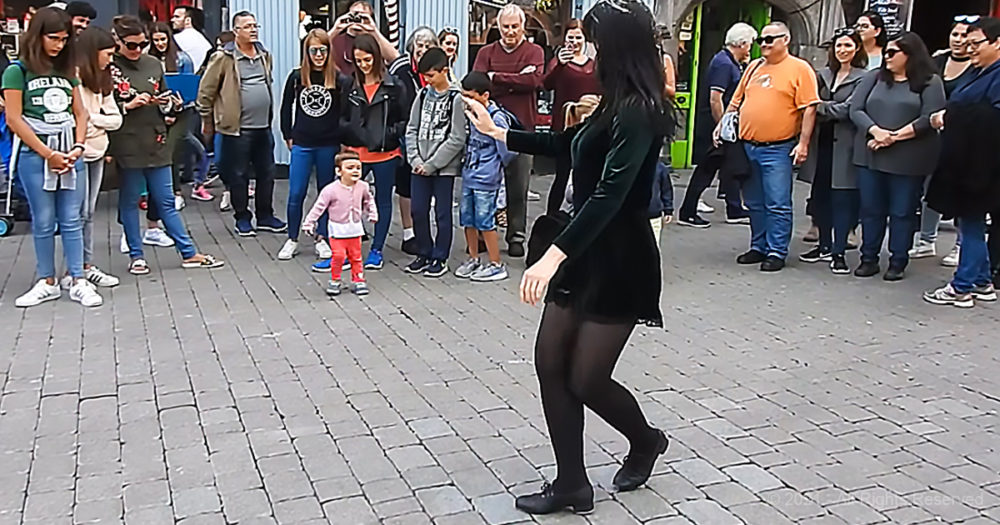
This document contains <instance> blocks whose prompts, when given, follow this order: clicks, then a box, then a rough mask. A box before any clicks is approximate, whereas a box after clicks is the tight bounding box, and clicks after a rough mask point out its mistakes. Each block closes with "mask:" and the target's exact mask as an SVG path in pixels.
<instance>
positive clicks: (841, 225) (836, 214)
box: [820, 190, 861, 255]
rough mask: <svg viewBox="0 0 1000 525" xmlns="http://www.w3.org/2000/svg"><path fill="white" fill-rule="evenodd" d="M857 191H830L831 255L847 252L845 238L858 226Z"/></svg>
mask: <svg viewBox="0 0 1000 525" xmlns="http://www.w3.org/2000/svg"><path fill="white" fill-rule="evenodd" d="M859 199H860V197H859V196H858V190H830V203H831V205H832V210H831V211H832V218H833V224H832V232H831V233H832V237H833V240H832V245H833V249H832V250H831V253H832V254H833V255H844V252H846V251H847V238H848V236H849V235H850V234H851V231H852V230H854V228H855V227H856V226H857V225H858V213H859V212H858V208H859V207H860V205H861V203H860V200H859ZM822 232H823V228H822V227H821V228H820V238H821V240H820V245H821V246H822V245H823V241H822V237H823V233H822Z"/></svg>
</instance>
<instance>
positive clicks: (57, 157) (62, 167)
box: [45, 151, 73, 175]
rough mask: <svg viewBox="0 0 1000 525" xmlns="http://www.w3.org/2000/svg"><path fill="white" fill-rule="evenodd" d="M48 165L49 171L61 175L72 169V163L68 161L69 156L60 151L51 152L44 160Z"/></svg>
mask: <svg viewBox="0 0 1000 525" xmlns="http://www.w3.org/2000/svg"><path fill="white" fill-rule="evenodd" d="M45 160H46V161H48V163H49V169H51V170H52V171H54V172H56V173H58V174H60V175H62V174H63V173H66V172H67V171H69V169H70V168H71V167H73V162H72V161H70V156H69V155H67V154H66V153H63V152H61V151H53V152H52V153H50V154H49V156H48V157H47V158H46V159H45Z"/></svg>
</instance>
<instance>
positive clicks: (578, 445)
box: [535, 303, 657, 491]
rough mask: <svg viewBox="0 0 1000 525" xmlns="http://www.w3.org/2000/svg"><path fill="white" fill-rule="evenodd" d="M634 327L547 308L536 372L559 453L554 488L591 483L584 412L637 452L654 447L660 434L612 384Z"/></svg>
mask: <svg viewBox="0 0 1000 525" xmlns="http://www.w3.org/2000/svg"><path fill="white" fill-rule="evenodd" d="M634 326H635V323H634V322H627V323H599V322H596V321H591V320H584V319H582V318H581V317H580V315H579V314H578V313H577V312H576V311H575V310H574V309H572V308H563V307H560V306H556V305H555V304H552V303H549V304H546V305H545V312H544V313H543V314H542V322H541V325H540V326H539V328H538V339H537V340H536V341H535V370H536V371H537V373H538V383H539V385H540V387H541V394H542V409H543V411H544V412H545V422H546V424H547V425H548V428H549V437H550V438H551V439H552V447H553V449H554V450H555V456H556V467H557V470H558V476H557V478H556V481H555V482H554V483H553V485H554V486H555V487H556V488H557V489H558V490H566V491H572V490H576V489H578V488H580V487H582V486H584V485H586V484H589V481H588V479H587V472H586V469H585V468H584V464H583V407H584V405H586V406H587V407H588V408H590V409H591V410H593V411H594V412H595V413H596V414H597V415H598V416H600V417H601V419H603V420H605V421H607V422H608V424H610V425H611V426H612V427H614V428H615V429H616V430H618V431H619V432H621V433H622V434H623V435H624V436H625V437H626V438H628V440H629V444H630V446H631V447H632V448H633V449H635V448H639V449H647V448H650V447H651V446H652V445H653V444H654V443H655V440H656V438H657V434H656V433H655V432H654V431H653V429H652V427H650V426H649V424H648V423H647V422H646V417H645V416H644V415H643V414H642V410H641V409H640V408H639V403H638V402H637V401H636V400H635V397H634V396H633V395H632V393H631V392H629V391H628V390H627V389H626V388H625V387H623V386H622V385H621V384H619V383H618V382H616V381H615V380H614V379H611V373H612V372H613V371H614V368H615V364H616V363H617V362H618V358H619V357H620V356H621V353H622V350H623V349H624V348H625V343H626V342H628V337H629V335H630V334H631V333H632V329H633V328H634Z"/></svg>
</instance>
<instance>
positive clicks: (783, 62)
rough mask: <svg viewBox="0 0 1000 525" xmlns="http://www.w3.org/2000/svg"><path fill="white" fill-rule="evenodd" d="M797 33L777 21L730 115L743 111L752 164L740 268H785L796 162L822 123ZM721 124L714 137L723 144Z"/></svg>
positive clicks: (745, 192) (731, 105) (744, 134)
mask: <svg viewBox="0 0 1000 525" xmlns="http://www.w3.org/2000/svg"><path fill="white" fill-rule="evenodd" d="M790 41H791V31H789V30H788V26H786V25H785V24H783V23H781V22H772V23H771V24H768V25H767V26H765V27H764V29H763V30H762V31H761V36H760V38H758V39H757V43H758V44H760V49H761V54H762V55H763V58H762V59H760V60H757V61H754V62H753V63H751V64H750V65H749V66H748V67H747V72H746V74H744V75H743V79H742V80H741V81H740V85H739V86H738V87H737V88H736V93H734V94H733V99H732V101H730V103H729V109H728V110H727V111H728V112H739V125H740V129H739V137H740V140H741V141H742V142H743V146H744V149H745V150H746V155H747V159H748V160H749V162H750V178H749V179H748V180H747V181H746V182H745V183H744V185H743V200H744V202H745V203H746V206H747V208H749V210H750V232H751V240H750V251H748V252H746V253H744V254H743V255H740V256H739V257H738V258H737V259H736V262H737V263H739V264H760V269H761V271H763V272H777V271H780V270H781V269H782V268H784V267H785V258H787V257H788V244H789V242H791V239H792V179H793V176H792V162H794V163H795V164H802V163H803V162H805V160H806V157H807V156H808V155H809V141H810V139H811V138H812V133H813V128H814V127H815V124H816V104H818V103H819V93H818V88H817V85H816V73H815V72H814V71H813V68H812V66H810V65H809V63H808V62H806V61H805V60H802V59H800V58H798V57H794V56H792V55H791V54H790V53H789V52H788V43H789V42H790ZM721 128H722V126H721V122H720V125H719V126H716V128H715V133H714V135H713V139H714V141H715V143H716V144H718V143H719V137H720V135H721V131H722V129H721Z"/></svg>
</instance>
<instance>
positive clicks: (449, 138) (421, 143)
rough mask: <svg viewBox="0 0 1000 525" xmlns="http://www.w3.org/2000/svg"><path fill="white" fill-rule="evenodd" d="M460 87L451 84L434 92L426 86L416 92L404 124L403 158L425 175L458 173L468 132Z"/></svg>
mask: <svg viewBox="0 0 1000 525" xmlns="http://www.w3.org/2000/svg"><path fill="white" fill-rule="evenodd" d="M464 109H465V108H464V107H463V102H462V97H461V91H459V89H458V87H457V86H451V87H449V88H448V91H446V92H444V93H438V92H437V91H435V90H434V88H432V87H430V86H427V87H425V88H424V89H422V90H421V91H420V92H419V93H417V97H416V99H415V100H414V101H413V107H412V108H411V109H410V121H409V123H407V125H406V158H407V160H408V161H409V162H410V165H411V166H413V167H414V168H416V167H417V166H424V167H425V168H426V170H427V175H430V176H437V175H442V176H446V177H456V176H459V175H461V174H462V153H463V152H464V151H465V140H466V138H467V137H468V135H469V129H468V122H467V120H466V118H465V111H464Z"/></svg>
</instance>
